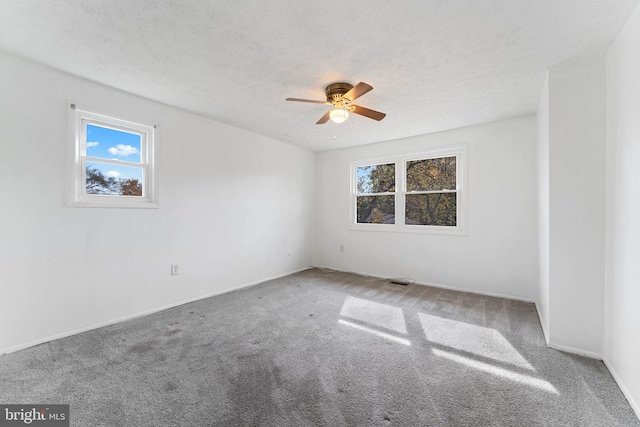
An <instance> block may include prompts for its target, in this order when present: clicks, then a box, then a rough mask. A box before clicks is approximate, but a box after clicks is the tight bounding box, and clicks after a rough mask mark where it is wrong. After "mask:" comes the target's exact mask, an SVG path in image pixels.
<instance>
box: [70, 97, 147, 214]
mask: <svg viewBox="0 0 640 427" xmlns="http://www.w3.org/2000/svg"><path fill="white" fill-rule="evenodd" d="M69 107H70V110H71V113H70V114H71V118H70V122H71V126H72V129H73V132H72V135H73V140H72V142H73V148H72V153H73V158H72V162H71V167H72V168H73V171H70V183H69V205H70V206H85V207H137V208H157V207H158V204H157V199H158V197H157V194H158V188H157V182H156V174H155V170H154V164H153V160H154V142H155V126H152V125H144V124H139V123H134V122H130V121H125V120H122V119H116V118H113V117H108V116H105V115H101V114H96V113H94V112H90V111H87V110H85V109H81V108H80V107H79V106H77V105H75V104H69Z"/></svg>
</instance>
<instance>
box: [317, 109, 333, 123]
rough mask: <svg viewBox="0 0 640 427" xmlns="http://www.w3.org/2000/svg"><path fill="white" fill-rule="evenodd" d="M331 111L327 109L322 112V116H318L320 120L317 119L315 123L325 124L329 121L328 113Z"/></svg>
mask: <svg viewBox="0 0 640 427" xmlns="http://www.w3.org/2000/svg"><path fill="white" fill-rule="evenodd" d="M330 113H331V110H329V111H327V112H326V113H324V116H322V117H320V120H318V121H317V122H316V124H317V125H322V124H325V123H327V122H328V121H329V114H330Z"/></svg>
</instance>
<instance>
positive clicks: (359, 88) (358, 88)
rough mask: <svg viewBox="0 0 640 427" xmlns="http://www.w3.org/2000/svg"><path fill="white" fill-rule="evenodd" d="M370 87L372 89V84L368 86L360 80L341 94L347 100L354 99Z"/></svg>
mask: <svg viewBox="0 0 640 427" xmlns="http://www.w3.org/2000/svg"><path fill="white" fill-rule="evenodd" d="M371 89H373V87H372V86H369V85H368V84H366V83H364V82H360V83H358V84H357V85H355V86H354V87H352V88H351V89H349V91H348V92H347V93H345V94H344V95H342V97H343V98H347V99H348V100H349V101H355V100H356V99H357V98H360V97H361V96H362V95H364V94H365V93H367V92H369V91H370V90H371Z"/></svg>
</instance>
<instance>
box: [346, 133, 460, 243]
mask: <svg viewBox="0 0 640 427" xmlns="http://www.w3.org/2000/svg"><path fill="white" fill-rule="evenodd" d="M452 156H455V157H456V190H443V191H414V192H407V177H406V164H407V162H409V161H415V160H427V159H434V158H440V157H452ZM466 159H467V145H466V144H458V145H453V146H448V147H442V148H434V149H432V150H429V151H425V152H421V153H412V154H407V155H403V156H396V157H384V158H377V159H369V160H362V161H353V162H351V164H350V167H351V172H350V175H351V182H350V189H349V193H350V201H349V229H350V230H363V231H386V232H400V233H428V234H449V235H466V234H467V227H466V223H467V195H466V170H467V164H466ZM388 163H395V172H396V191H395V203H394V204H395V224H369V223H366V224H363V223H358V222H357V207H356V206H357V196H358V194H357V181H358V178H357V170H358V168H359V167H362V166H372V165H381V164H388ZM447 192H455V193H456V194H457V197H456V226H455V227H447V226H437V225H407V224H405V200H406V195H407V194H423V193H447ZM385 194H387V193H385ZM389 194H393V193H389Z"/></svg>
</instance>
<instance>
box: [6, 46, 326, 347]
mask: <svg viewBox="0 0 640 427" xmlns="http://www.w3.org/2000/svg"><path fill="white" fill-rule="evenodd" d="M0 85H1V87H0V93H2V96H0V121H1V122H0V144H1V148H2V152H1V155H0V194H1V195H2V208H1V210H0V295H1V296H0V353H2V352H4V351H12V350H16V349H18V348H21V347H24V346H26V345H29V344H33V343H36V342H39V341H43V340H47V339H49V338H51V337H56V336H60V335H64V334H67V333H69V332H72V331H77V330H81V329H84V328H88V327H92V326H95V325H99V324H103V323H107V322H112V321H114V320H116V319H121V318H124V317H127V316H132V315H135V314H139V313H143V312H147V311H150V310H155V309H158V308H160V307H165V306H169V305H173V304H176V303H179V302H182V301H186V300H189V299H194V298H197V297H200V296H203V295H207V294H212V293H216V292H221V291H224V290H228V289H232V288H234V287H239V286H242V285H245V284H248V283H253V282H256V281H261V280H263V279H266V278H270V277H274V276H279V275H283V274H286V273H289V272H292V271H295V270H299V269H302V268H304V267H306V266H308V265H310V264H311V263H312V248H313V244H314V243H313V234H312V232H311V230H312V228H311V226H312V218H313V215H314V209H313V205H314V190H315V182H314V180H315V156H314V154H313V153H312V152H310V151H307V150H303V149H300V148H297V147H293V146H291V145H286V144H283V143H280V142H276V141H273V140H270V139H267V138H264V137H260V136H257V135H254V134H251V133H247V132H244V131H241V130H238V129H235V128H231V127H228V126H225V125H222V124H219V123H216V122H213V121H210V120H207V119H204V118H201V117H198V116H195V115H192V114H188V113H185V112H182V111H179V110H176V109H174V108H169V107H167V106H163V105H160V104H157V103H154V102H151V101H148V100H145V99H141V98H138V97H135V96H132V95H129V94H125V93H122V92H119V91H117V90H114V89H110V88H107V87H104V86H101V85H98V84H95V83H91V82H88V81H86V80H83V79H80V78H77V77H73V76H70V75H67V74H63V73H59V72H56V71H53V70H51V69H48V68H45V67H41V66H39V65H35V64H33V63H29V62H26V61H22V60H19V59H16V58H13V57H9V56H4V55H2V56H0ZM67 100H70V101H74V102H77V103H80V104H82V105H86V106H93V107H94V108H100V109H101V110H106V111H114V112H120V113H122V114H124V115H126V116H127V117H134V118H138V119H139V120H145V121H149V122H151V123H157V124H159V146H158V149H159V164H158V167H159V172H160V173H159V175H160V209H146V210H142V209H113V208H111V209H95V208H68V207H66V200H65V195H66V170H67V168H66V164H67V163H66V162H67V156H68V153H67V145H68V143H67V138H68V136H67V107H66V101H67ZM172 263H178V264H179V265H180V270H181V274H180V275H179V276H173V277H172V276H170V264H172Z"/></svg>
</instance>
